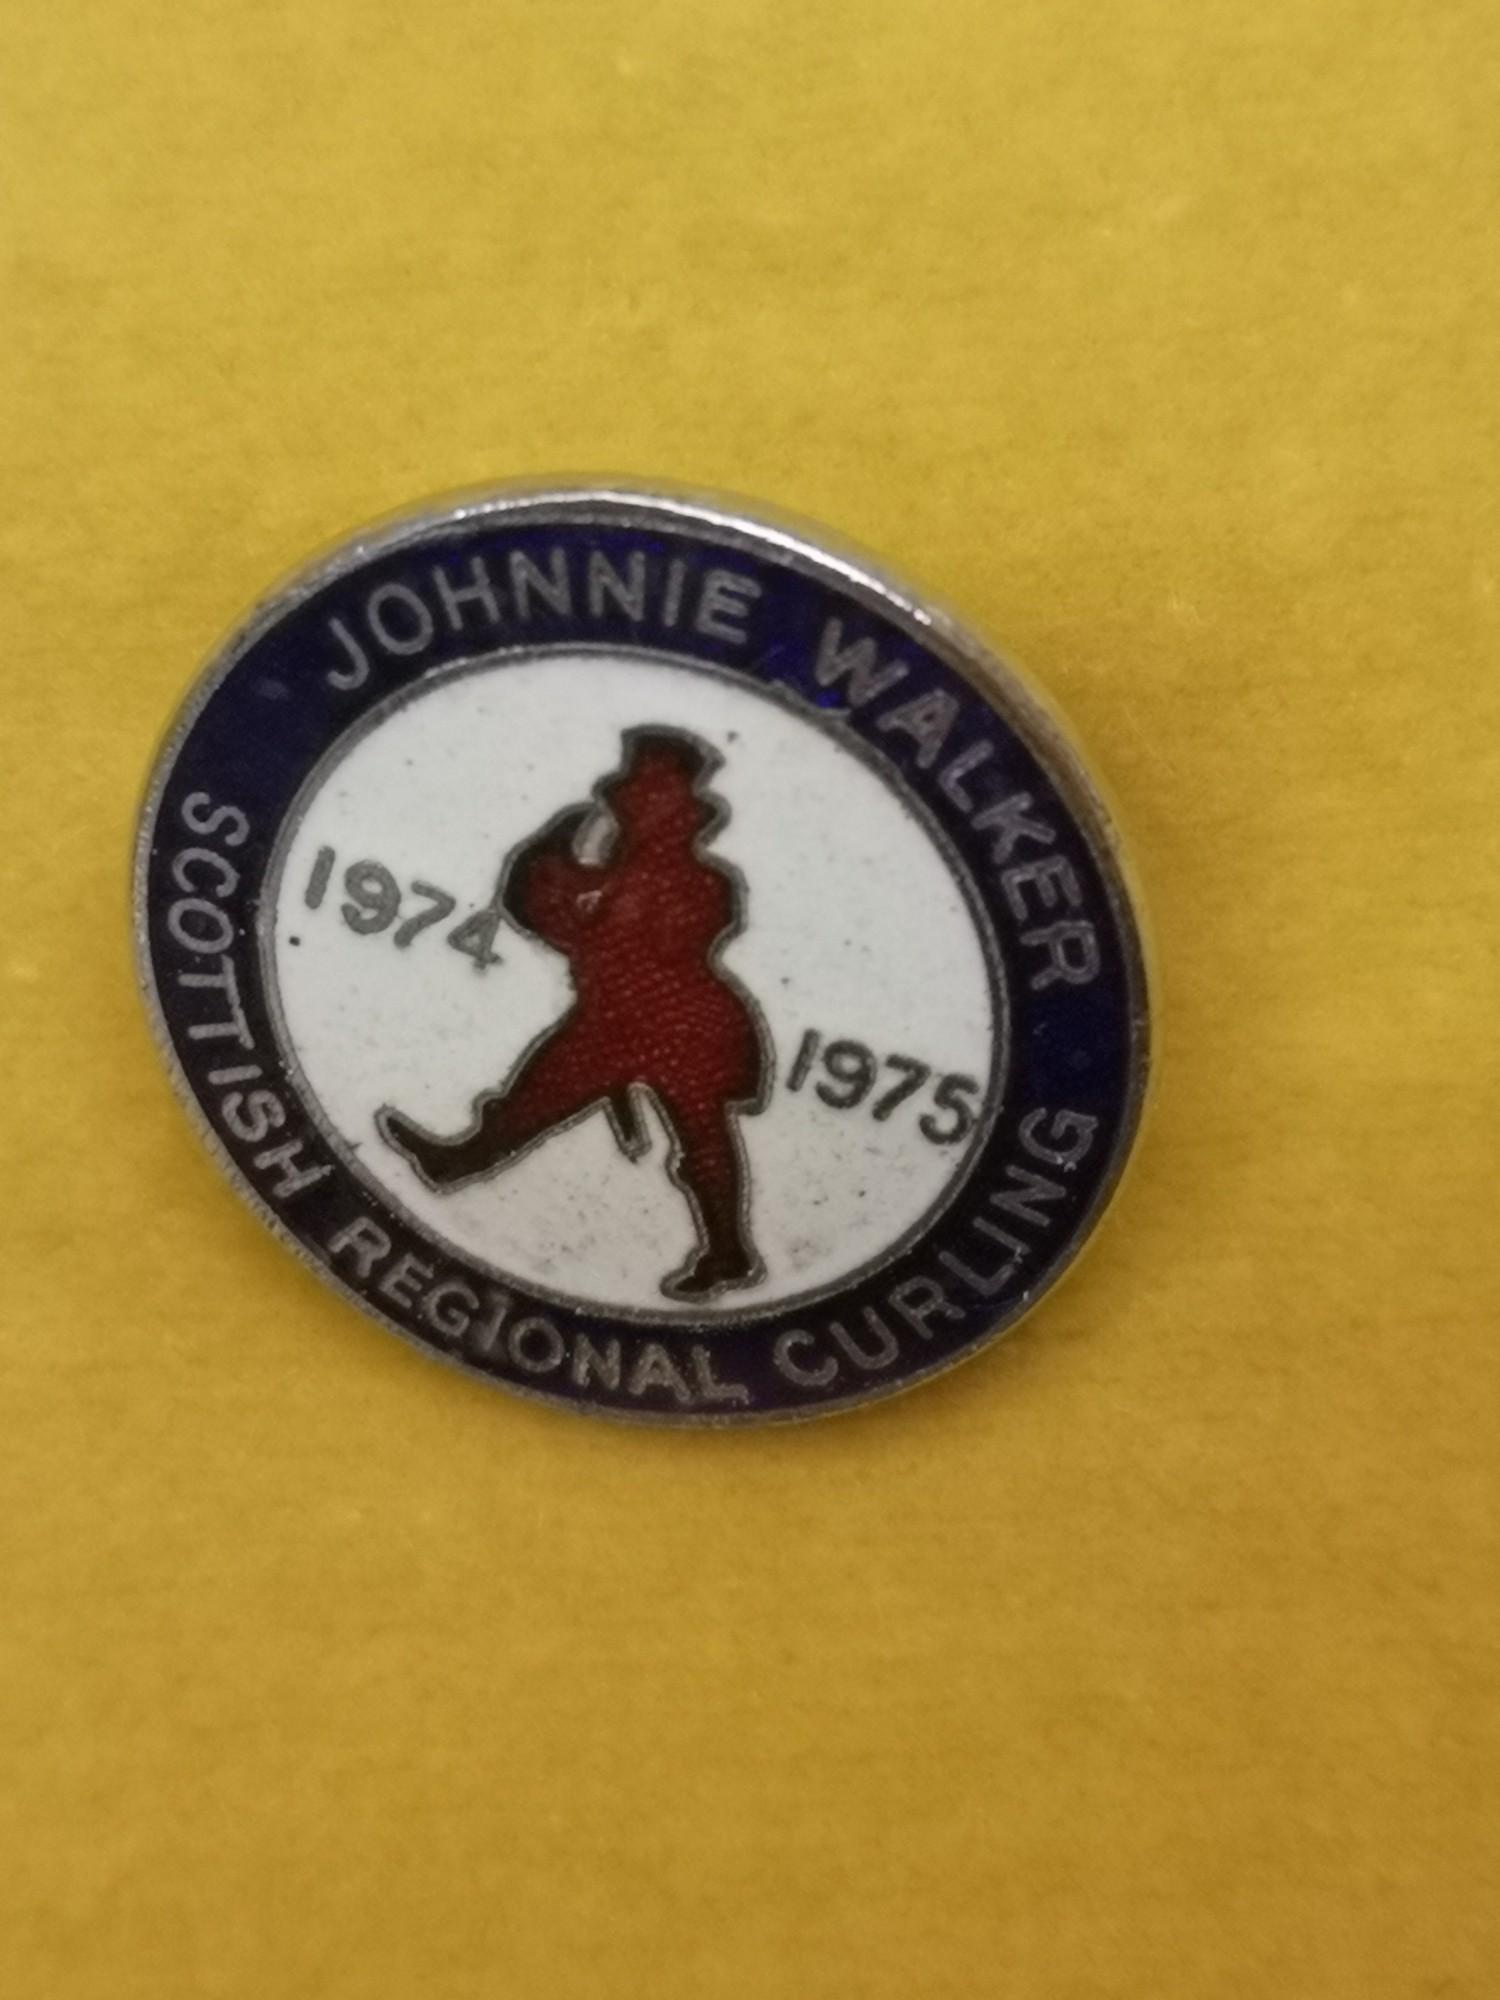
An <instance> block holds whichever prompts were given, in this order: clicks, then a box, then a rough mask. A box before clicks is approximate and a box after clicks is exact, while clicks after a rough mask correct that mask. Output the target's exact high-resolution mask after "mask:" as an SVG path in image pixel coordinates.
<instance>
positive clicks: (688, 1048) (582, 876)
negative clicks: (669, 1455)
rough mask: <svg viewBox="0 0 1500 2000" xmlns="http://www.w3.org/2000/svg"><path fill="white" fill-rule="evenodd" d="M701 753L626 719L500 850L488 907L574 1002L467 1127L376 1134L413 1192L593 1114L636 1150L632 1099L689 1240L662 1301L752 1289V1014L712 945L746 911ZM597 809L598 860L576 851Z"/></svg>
mask: <svg viewBox="0 0 1500 2000" xmlns="http://www.w3.org/2000/svg"><path fill="white" fill-rule="evenodd" d="M718 763H719V758H718V755H717V753H716V752H715V751H713V750H710V749H709V748H708V747H707V745H705V744H702V743H700V742H699V741H698V740H697V739H696V737H692V736H688V735H686V734H683V733H679V732H678V731H676V730H669V729H632V730H627V731H626V733H625V737H624V754H623V756H622V759H621V763H620V768H619V769H618V770H617V771H614V772H612V773H611V774H610V776H609V777H607V778H605V779H604V780H603V781H602V782H601V783H600V784H599V785H598V786H597V787H596V788H595V792H594V800H595V803H594V804H592V805H581V806H572V807H569V808H568V810H567V811H566V812H562V813H559V814H558V815H557V817H556V818H555V819H552V820H550V821H549V822H548V824H547V825H546V826H544V827H543V828H542V829H541V831H540V832H539V833H536V834H534V835H533V836H532V837H531V839H530V840H527V841H524V842H523V843H522V844H521V845H520V846H519V847H518V848H516V849H515V851H514V852H513V853H512V854H511V856H510V858H509V860H508V861H507V863H506V866H505V869H504V872H503V873H502V876H501V880H500V888H499V891H498V896H499V901H500V904H501V906H502V908H503V909H504V910H505V913H506V915H507V916H508V917H509V918H510V919H511V921H512V922H513V923H514V924H516V925H517V926H518V927H519V928H520V929H521V930H524V931H529V932H530V933H531V934H532V935H533V936H534V937H538V938H540V939H541V940H542V941H543V942H544V943H546V944H549V945H551V946H552V947H553V949H554V950H556V951H560V952H561V953H562V954H563V955H564V956H565V957H566V958H567V960H568V962H569V965H570V967H571V970H572V975H573V987H574V994H575V998H574V1003H573V1005H572V1006H571V1007H570V1008H569V1010H568V1012H567V1013H566V1014H564V1015H563V1017H562V1019H561V1020H560V1021H558V1022H557V1023H556V1025H555V1026H553V1027H551V1028H549V1029H547V1031H546V1032H545V1033H544V1034H543V1035H542V1037H541V1038H540V1040H538V1041H536V1042H534V1043H533V1044H532V1046H531V1048H530V1049H528V1050H527V1052H526V1053H525V1055H523V1056H522V1058H521V1060H520V1061H519V1062H518V1063H517V1065H516V1067H515V1069H514V1070H513V1071H512V1073H511V1075H510V1076H509V1077H508V1078H507V1079H506V1081H505V1083H504V1084H503V1085H500V1086H498V1087H497V1088H495V1089H493V1090H488V1091H485V1092H484V1093H483V1094H482V1095H480V1096H479V1097H477V1098H476V1099H475V1101H474V1116H473V1120H472V1122H471V1123H470V1125H469V1127H468V1129H467V1130H466V1131H463V1132H460V1133H458V1134H456V1135H455V1136H454V1137H453V1138H451V1139H440V1138H437V1137H435V1136H434V1135H433V1134H432V1133H430V1132H425V1131H423V1130H422V1128H421V1127H420V1126H418V1125H414V1124H413V1123H412V1122H411V1120H410V1119H409V1118H406V1117H404V1116H403V1115H402V1113H401V1112H399V1111H396V1110H393V1109H392V1108H391V1107H390V1106H387V1107H386V1108H385V1109H384V1110H382V1111H381V1112H380V1113H379V1115H378V1118H377V1121H376V1122H377V1123H378V1125H379V1128H380V1132H381V1135H382V1136H383V1138H384V1139H385V1140H386V1142H387V1143H388V1144H389V1145H391V1146H394V1147H395V1149H396V1150H397V1151H398V1152H399V1153H402V1154H403V1155H404V1156H405V1157H406V1159H407V1160H409V1161H410V1162H411V1164H412V1166H413V1167H415V1169H416V1170H417V1172H418V1173H419V1174H420V1175H421V1176H422V1178H423V1180H425V1181H426V1182H427V1183H428V1185H429V1186H430V1187H433V1188H441V1189H446V1188H456V1187H460V1186H463V1185H464V1184H465V1183H466V1182H469V1181H474V1180H478V1179H480V1178H481V1177H482V1176H484V1175H487V1174H492V1173H496V1172H498V1171H499V1169H500V1168H502V1167H505V1166H508V1165H509V1164H510V1163H511V1162H512V1161H513V1160H516V1159H518V1158H519V1157H520V1156H521V1154H522V1153H524V1152H527V1151H529V1150H530V1148H531V1147H533V1146H535V1145H537V1144H538V1143H539V1142H540V1141H541V1140H543V1139H545V1138H546V1137H547V1136H548V1134H549V1133H552V1132H556V1131H559V1130H561V1129H562V1128H563V1127H564V1126H567V1125H571V1124H572V1123H574V1121H575V1120H577V1119H579V1118H581V1117H583V1116H584V1115H585V1114H586V1113H588V1112H590V1111H593V1110H596V1109H603V1110H604V1111H605V1112H606V1113H607V1115H608V1117H609V1119H610V1123H611V1124H612V1126H613V1128H614V1133H615V1137H616V1139H617V1140H618V1142H619V1144H620V1146H621V1148H622V1150H623V1151H624V1152H625V1153H626V1154H627V1155H628V1156H629V1157H630V1158H632V1159H634V1158H638V1157H639V1156H640V1154H641V1153H643V1152H644V1151H645V1150H646V1148H647V1146H648V1145H649V1143H650V1142H649V1138H648V1135H647V1132H646V1129H645V1126H644V1125H643V1124H642V1121H641V1112H640V1107H639V1105H638V1103H637V1102H636V1093H637V1092H638V1091H642V1090H645V1091H649V1092H650V1093H651V1095H652V1097H653V1098H655V1100H656V1103H657V1106H658V1108H659V1110H660V1112H661V1115H662V1117H663V1119H664V1120H665V1121H666V1124H667V1127H668V1129H669V1131H670V1132H671V1135H672V1153H671V1158H670V1160H669V1163H668V1172H669V1173H670V1175H671V1177H672V1180H673V1181H674V1182H675V1184H676V1185H677V1186H678V1187H679V1188H681V1190H682V1192H683V1193H684V1194H685V1195H686V1196H687V1199H688V1202H689V1205H690V1206H691V1208H692V1212H693V1220H694V1223H695V1224H696V1226H697V1231H698V1244H697V1247H696V1249H695V1250H694V1252H693V1254H692V1256H690V1257H689V1259H688V1261H687V1262H686V1263H685V1264H684V1265H683V1266H682V1268H681V1269H680V1270H677V1271H674V1272H673V1273H672V1274H671V1275H670V1276H669V1277H667V1278H664V1279H663V1280H662V1290H663V1291H664V1292H665V1293H666V1294H667V1296H668V1297H669V1298H674V1299H703V1298H709V1297H712V1296H714V1295H715V1294H717V1293H719V1292H721V1291H725V1290H728V1289H729V1288H730V1287H732V1286H737V1285H748V1284H753V1283H754V1282H755V1281H756V1280H757V1279H758V1278H759V1277H760V1276H761V1275H762V1267H761V1263H760V1259H759V1257H758V1256H757V1254H756V1251H755V1248H754V1245H753V1243H752V1241H751V1237H750V1227H749V1185H748V1176H747V1174H746V1170H745V1160H744V1155H743V1153H742V1151H741V1148H740V1141H739V1134H738V1131H737V1129H736V1118H737V1117H738V1116H739V1115H742V1114H744V1113H748V1112H754V1111H759V1110H760V1109H761V1108H762V1106H763V1105H764V1103H765V1099H766V1093H767V1090H768V1088H769V1084H770V1074H771V1058H770V1050H769V1044H768V1041H767V1038H766V1035H765V1032H764V1030H763V1028H762V1025H761V1021H760V1016H759V1011H758V1009H757V1008H756V1006H755V1004H754V1002H753V1001H752V1000H751V999H750V997H749V995H748V994H747V993H745V992H744V990H743V989H742V988H741V987H740V986H739V985H738V984H737V983H736V982H735V980H734V979H733V978H732V977H731V976H730V975H729V974H728V973H727V972H725V970H724V968H723V967H722V965H721V964H720V963H719V955H720V952H721V951H722V949H723V947H724V945H725V943H726V942H727V941H728V940H729V939H730V938H731V937H733V936H734V935H735V933H736V932H737V931H739V930H740V929H741V928H742V927H743V925H744V921H745V888H744V882H743V880H742V878H741V877H740V875H739V874H738V872H737V871H736V870H734V869H731V868H730V867H729V866H728V865H727V864H726V863H724V862H722V861H720V860H718V859H715V858H713V857H711V856H709V855H706V854H705V853H704V852H703V848H704V846H705V845H706V843H707V841H708V840H709V839H710V837H711V836H712V835H713V834H714V833H715V832H717V830H718V829H719V827H720V826H722V825H723V823H724V820H725V818H726V817H727V813H726V809H725V808H724V806H723V805H722V804H721V803H720V801H719V800H717V799H716V798H714V797H713V795H712V794H711V793H708V792H706V791H705V789H704V787H705V785H706V783H707V781H708V779H709V778H710V777H711V776H712V774H713V772H714V770H715V768H716V767H717V765H718ZM601 813H602V814H603V815H605V816H607V817H606V820H605V831H606V844H605V851H604V852H603V854H602V856H600V857H599V858H597V859H583V858H581V854H580V849H581V848H582V847H583V846H584V844H585V842H584V836H585V830H586V829H587V831H588V834H589V836H590V838H589V840H588V843H587V844H588V845H589V846H590V847H592V846H593V845H594V844H595V841H594V839H593V836H594V834H595V832H596V830H597V829H598V828H599V826H600V817H601Z"/></svg>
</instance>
